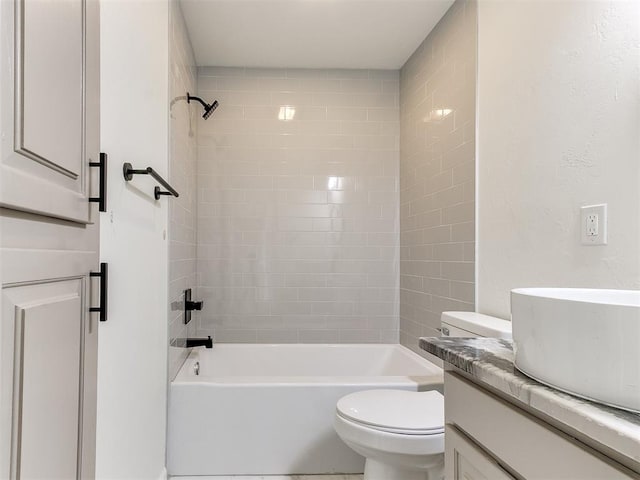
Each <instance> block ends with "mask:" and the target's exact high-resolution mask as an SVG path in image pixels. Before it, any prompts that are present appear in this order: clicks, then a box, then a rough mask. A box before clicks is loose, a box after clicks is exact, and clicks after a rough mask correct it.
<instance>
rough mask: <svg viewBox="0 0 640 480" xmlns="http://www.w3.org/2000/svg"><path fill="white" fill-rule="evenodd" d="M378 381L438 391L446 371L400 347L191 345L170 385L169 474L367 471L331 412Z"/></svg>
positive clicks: (379, 385) (384, 384) (380, 385)
mask: <svg viewBox="0 0 640 480" xmlns="http://www.w3.org/2000/svg"><path fill="white" fill-rule="evenodd" d="M196 362H199V364H200V375H198V376H196V375H195V373H194V366H195V364H196ZM372 388H396V389H402V390H430V389H438V390H441V389H442V370H441V369H440V368H438V367H437V366H435V365H433V364H432V363H430V362H428V361H426V360H424V359H423V358H422V357H420V356H419V355H416V354H415V353H413V352H412V351H410V350H409V349H407V348H405V347H402V346H400V345H306V344H305V345H251V344H250V345H246V344H238V345H234V344H217V345H214V346H213V348H212V349H209V350H206V349H204V348H198V349H194V350H193V352H192V353H191V355H190V356H189V358H188V359H187V361H186V362H185V364H184V365H183V366H182V368H181V370H180V372H179V373H178V375H177V377H176V379H175V380H174V381H173V382H172V383H171V387H170V390H171V391H170V397H169V425H168V429H169V430H168V439H167V464H168V470H169V474H171V475H250V474H273V475H284V474H296V473H298V474H317V473H360V472H362V471H363V466H364V460H363V458H362V457H360V456H359V455H357V454H355V453H354V452H353V451H351V449H350V448H349V447H347V446H346V445H345V444H344V443H342V441H341V440H340V439H339V438H338V436H337V435H336V434H335V433H334V431H333V426H332V425H333V415H334V411H335V405H336V402H337V401H338V399H339V398H340V397H342V396H344V395H346V394H348V393H351V392H354V391H358V390H365V389H372Z"/></svg>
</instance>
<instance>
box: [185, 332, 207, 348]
mask: <svg viewBox="0 0 640 480" xmlns="http://www.w3.org/2000/svg"><path fill="white" fill-rule="evenodd" d="M186 340H187V344H186V347H187V348H190V347H202V346H204V347H205V348H213V339H212V338H211V335H209V336H208V337H207V338H187V339H186Z"/></svg>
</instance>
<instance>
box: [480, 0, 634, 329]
mask: <svg viewBox="0 0 640 480" xmlns="http://www.w3.org/2000/svg"><path fill="white" fill-rule="evenodd" d="M639 25H640V4H639V3H638V2H602V1H588V2H587V1H576V0H574V1H564V2H539V1H519V2H496V1H481V2H480V5H479V27H478V30H479V31H478V35H479V37H478V109H479V112H478V156H479V157H478V158H479V160H478V165H479V168H478V182H479V186H478V188H479V190H478V287H477V288H478V290H477V293H478V304H477V307H478V310H479V311H481V312H483V313H487V314H494V315H498V316H502V317H508V315H509V290H510V289H512V288H515V287H524V286H542V285H544V286H567V287H568V286H571V287H598V288H636V289H637V288H640V170H639V169H640V160H639V159H640V140H639V139H640V134H639V132H640V82H639V78H640V68H639V65H640V62H639V58H640V57H639V54H640V52H639V48H638V45H639V35H640V28H639ZM595 203H608V205H609V244H608V245H607V246H582V245H580V233H579V232H580V231H579V228H580V224H579V218H580V212H579V208H580V206H581V205H589V204H595Z"/></svg>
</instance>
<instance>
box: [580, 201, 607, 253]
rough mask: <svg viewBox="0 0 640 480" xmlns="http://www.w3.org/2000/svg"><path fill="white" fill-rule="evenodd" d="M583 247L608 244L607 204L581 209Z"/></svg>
mask: <svg viewBox="0 0 640 480" xmlns="http://www.w3.org/2000/svg"><path fill="white" fill-rule="evenodd" d="M580 238H581V240H582V245H606V244H607V204H606V203H602V204H599V205H586V206H584V207H580Z"/></svg>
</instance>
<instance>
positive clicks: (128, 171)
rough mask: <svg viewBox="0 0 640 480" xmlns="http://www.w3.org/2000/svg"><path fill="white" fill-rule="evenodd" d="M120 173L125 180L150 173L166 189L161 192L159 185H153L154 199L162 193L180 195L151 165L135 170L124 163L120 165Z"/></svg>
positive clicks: (158, 197) (157, 198)
mask: <svg viewBox="0 0 640 480" xmlns="http://www.w3.org/2000/svg"><path fill="white" fill-rule="evenodd" d="M122 174H123V175H124V179H125V180H126V181H127V182H128V181H130V180H131V179H132V178H133V176H134V175H151V176H152V177H153V178H154V179H155V180H156V181H157V182H158V183H159V184H160V185H162V186H163V187H164V188H166V189H167V190H168V191H166V192H163V191H162V190H160V188H159V187H155V188H154V189H153V196H154V197H155V199H156V200H159V199H160V197H161V196H162V195H173V196H174V197H179V196H180V194H179V193H178V192H176V189H175V188H173V187H172V186H171V185H169V183H168V182H167V181H166V180H165V179H164V178H162V177H161V176H160V175H159V174H158V172H156V171H155V170H154V169H153V168H151V167H147V168H145V169H142V170H136V169H135V168H133V167H132V166H131V164H130V163H125V164H124V165H122Z"/></svg>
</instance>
